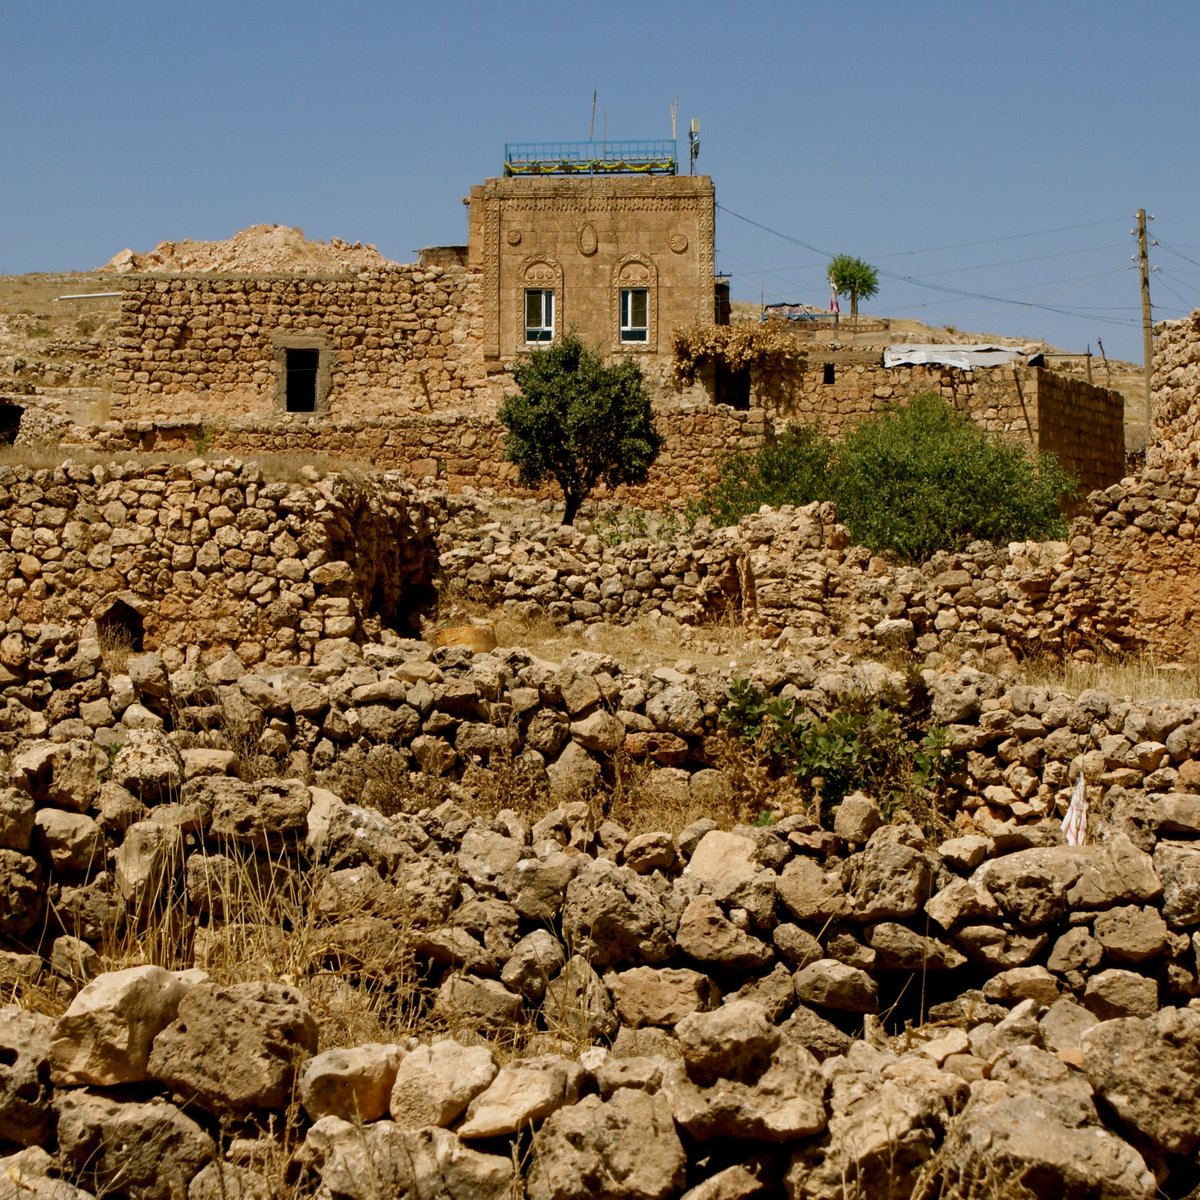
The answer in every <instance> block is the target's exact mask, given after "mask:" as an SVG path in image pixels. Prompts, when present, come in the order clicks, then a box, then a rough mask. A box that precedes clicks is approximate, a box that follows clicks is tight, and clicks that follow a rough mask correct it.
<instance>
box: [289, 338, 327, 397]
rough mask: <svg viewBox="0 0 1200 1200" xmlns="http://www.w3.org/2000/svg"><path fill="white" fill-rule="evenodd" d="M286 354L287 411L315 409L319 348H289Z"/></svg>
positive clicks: (319, 361) (319, 359) (319, 358)
mask: <svg viewBox="0 0 1200 1200" xmlns="http://www.w3.org/2000/svg"><path fill="white" fill-rule="evenodd" d="M284 355H285V356H286V370H287V392H286V396H285V405H286V407H287V411H288V412H316V411H317V368H318V367H319V366H320V363H321V352H320V350H299V349H294V348H289V349H287V350H285V351H284Z"/></svg>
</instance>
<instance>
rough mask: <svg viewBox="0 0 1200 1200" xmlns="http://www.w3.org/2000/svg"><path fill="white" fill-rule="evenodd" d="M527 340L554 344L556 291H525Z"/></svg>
mask: <svg viewBox="0 0 1200 1200" xmlns="http://www.w3.org/2000/svg"><path fill="white" fill-rule="evenodd" d="M525 340H526V341H527V342H552V341H553V340H554V289H553V288H526V289H525Z"/></svg>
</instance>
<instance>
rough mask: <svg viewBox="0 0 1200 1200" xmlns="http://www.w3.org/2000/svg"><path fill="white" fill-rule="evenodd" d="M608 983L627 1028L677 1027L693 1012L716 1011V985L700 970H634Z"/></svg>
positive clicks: (609, 978)
mask: <svg viewBox="0 0 1200 1200" xmlns="http://www.w3.org/2000/svg"><path fill="white" fill-rule="evenodd" d="M605 982H606V983H607V985H608V988H609V991H610V992H611V993H612V997H613V1003H614V1005H615V1007H616V1010H617V1014H618V1015H619V1016H620V1018H621V1020H622V1021H624V1022H625V1024H627V1025H632V1026H634V1027H635V1028H636V1027H637V1026H640V1025H671V1026H673V1025H675V1024H676V1023H677V1022H679V1021H681V1020H682V1019H683V1018H684V1017H686V1016H687V1015H688V1014H689V1013H694V1012H703V1011H706V1010H708V1009H710V1008H712V1007H713V1006H714V1005H715V1004H716V1002H717V997H718V992H717V988H716V984H714V983H713V981H712V980H711V979H710V978H709V977H708V976H707V975H702V974H701V973H700V972H699V971H691V970H687V969H684V968H678V967H662V968H655V967H634V968H632V969H631V970H628V971H622V972H620V973H619V974H618V973H616V972H614V973H612V974H611V975H609V976H608V977H607V979H606V980H605Z"/></svg>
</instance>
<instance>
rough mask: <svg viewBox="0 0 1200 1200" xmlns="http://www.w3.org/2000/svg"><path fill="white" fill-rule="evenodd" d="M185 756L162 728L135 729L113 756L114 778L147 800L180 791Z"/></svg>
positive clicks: (163, 797) (142, 799)
mask: <svg viewBox="0 0 1200 1200" xmlns="http://www.w3.org/2000/svg"><path fill="white" fill-rule="evenodd" d="M184 775H185V771H184V767H183V758H182V757H181V756H180V753H179V751H178V750H177V749H176V747H175V743H174V742H172V741H171V739H170V738H169V737H167V735H166V734H165V733H163V732H162V730H159V729H131V730H129V731H128V733H126V735H125V744H124V745H123V746H122V747H121V749H120V750H118V751H117V756H116V758H114V759H113V764H112V771H111V773H110V778H111V779H112V781H113V782H114V783H116V784H119V785H120V786H121V787H123V788H125V789H126V790H127V791H130V792H132V793H133V794H134V795H135V796H137V797H138V799H139V800H141V801H143V802H144V803H146V804H158V803H160V802H161V801H164V800H167V799H169V798H170V796H171V795H172V794H173V793H176V794H177V793H178V792H179V789H180V788H182V787H183V781H184Z"/></svg>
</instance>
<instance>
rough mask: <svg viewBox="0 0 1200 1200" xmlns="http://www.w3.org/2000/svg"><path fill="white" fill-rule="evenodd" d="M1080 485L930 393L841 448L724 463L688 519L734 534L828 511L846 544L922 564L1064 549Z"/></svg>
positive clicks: (821, 440) (739, 457) (762, 452)
mask: <svg viewBox="0 0 1200 1200" xmlns="http://www.w3.org/2000/svg"><path fill="white" fill-rule="evenodd" d="M1076 488H1077V484H1076V482H1075V480H1074V479H1073V478H1072V477H1071V476H1070V475H1069V474H1068V473H1067V472H1066V471H1064V470H1063V469H1062V467H1061V466H1060V465H1059V463H1058V460H1057V459H1056V458H1054V456H1053V455H1050V454H1030V453H1029V452H1028V451H1027V450H1026V449H1025V448H1024V447H1022V446H1020V445H1014V444H1012V443H1010V442H1006V441H1002V440H1000V439H998V438H995V437H992V436H990V435H989V434H987V433H985V432H984V431H983V430H982V429H980V427H979V426H978V425H976V424H975V423H974V422H973V421H971V420H970V419H969V418H968V417H964V416H961V415H959V414H958V413H956V412H955V411H954V409H953V408H951V407H950V405H948V404H947V403H946V402H945V401H944V400H943V399H942V398H941V397H940V396H938V395H936V394H934V393H926V394H923V395H920V396H917V397H916V398H915V399H913V400H912V401H911V402H910V403H908V404H904V405H900V406H897V407H896V408H893V409H891V410H889V411H887V412H885V413H881V414H879V415H877V416H873V417H869V418H868V419H866V420H865V421H863V422H862V423H861V424H859V425H858V426H857V427H856V428H855V429H853V430H852V431H851V432H850V433H849V434H848V435H847V436H846V438H845V439H844V440H843V441H842V442H841V443H834V442H831V441H830V440H829V439H827V438H825V437H824V436H822V434H821V433H820V432H819V431H818V430H817V429H816V428H815V427H813V426H803V427H800V428H796V429H789V430H788V431H787V432H786V433H784V434H782V435H781V436H779V437H776V438H774V439H769V440H767V441H764V442H763V444H762V445H761V446H760V447H759V449H758V451H757V452H756V453H754V454H753V455H749V454H744V453H739V454H734V455H732V456H731V457H730V458H728V459H726V460H725V462H724V463H723V464H722V467H721V474H720V478H719V479H718V481H717V482H716V483H715V484H714V485H713V486H712V488H710V489H709V491H708V492H707V493H706V494H705V495H704V496H703V497H702V498H701V499H700V500H699V501H697V502H695V503H694V504H693V505H692V506H691V507H690V508H689V510H688V511H689V515H690V516H692V517H693V518H695V517H697V516H711V517H712V518H713V520H714V521H715V522H717V523H718V524H721V525H731V524H735V523H736V522H737V521H738V520H740V519H741V517H743V516H745V515H746V514H747V513H752V512H755V511H757V509H758V508H759V507H760V506H761V505H763V504H769V505H771V506H773V507H778V506H779V505H783V504H809V503H811V502H812V501H814V500H833V501H835V502H836V504H837V509H838V520H840V521H841V522H842V524H844V525H845V526H846V528H847V529H848V530H849V531H850V536H851V538H852V539H853V540H854V541H855V542H856V543H858V544H859V545H862V546H866V547H868V549H870V550H872V551H873V552H876V553H878V552H882V551H892V552H894V553H895V554H898V555H900V556H901V557H902V558H905V559H908V560H910V561H914V562H919V561H921V560H923V559H926V558H928V557H929V556H930V555H931V554H933V552H934V551H935V550H957V549H962V548H963V547H964V546H966V545H967V544H968V543H969V542H973V541H977V540H983V541H989V542H995V543H1004V542H1011V541H1027V540H1045V539H1047V538H1053V537H1061V536H1062V535H1063V534H1064V533H1065V529H1066V525H1065V521H1064V519H1063V516H1062V505H1063V503H1064V502H1066V501H1067V500H1069V499H1070V498H1071V497H1072V496H1073V495H1074V494H1075V491H1076Z"/></svg>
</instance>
